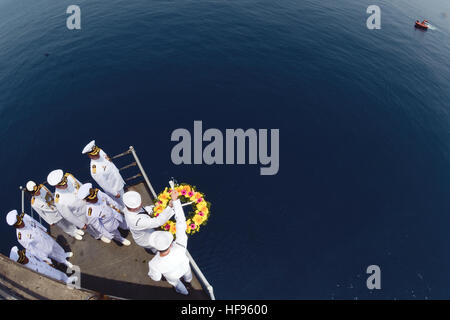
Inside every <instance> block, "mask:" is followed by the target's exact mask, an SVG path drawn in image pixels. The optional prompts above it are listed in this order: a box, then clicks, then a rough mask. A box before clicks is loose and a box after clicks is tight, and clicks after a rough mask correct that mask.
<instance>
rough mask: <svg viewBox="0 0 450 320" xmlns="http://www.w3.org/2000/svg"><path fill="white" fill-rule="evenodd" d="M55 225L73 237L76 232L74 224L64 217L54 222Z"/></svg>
mask: <svg viewBox="0 0 450 320" xmlns="http://www.w3.org/2000/svg"><path fill="white" fill-rule="evenodd" d="M56 225H57V226H58V227H60V228H61V230H62V231H64V232H65V233H67V234H68V235H69V236H71V237H75V235H77V233H76V231H77V227H75V225H73V224H72V223H70V222H69V221H67V220H66V219H64V218H62V219H61V220H59V221H58V222H57V223H56Z"/></svg>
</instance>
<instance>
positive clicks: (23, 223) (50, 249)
mask: <svg viewBox="0 0 450 320" xmlns="http://www.w3.org/2000/svg"><path fill="white" fill-rule="evenodd" d="M6 222H7V223H8V224H9V225H10V226H14V227H15V228H16V235H17V240H18V241H19V243H20V244H21V245H22V247H24V248H25V249H27V250H28V251H29V252H30V253H31V254H33V255H35V256H36V257H38V258H40V259H41V260H43V261H45V262H48V263H50V264H51V263H52V261H51V260H50V258H52V259H54V260H56V261H58V262H59V263H63V264H65V265H66V266H67V267H68V268H72V267H73V265H72V264H71V263H70V262H69V261H67V260H66V259H67V258H70V257H72V256H73V253H72V252H65V251H64V249H63V248H62V247H61V246H60V245H59V244H58V243H57V242H56V241H55V239H53V238H52V237H51V236H50V235H48V234H47V229H46V228H45V227H44V226H43V225H41V224H40V223H39V222H37V221H36V220H34V219H33V218H32V217H30V216H29V215H27V214H25V213H22V214H18V213H17V210H12V211H10V212H8V214H7V215H6Z"/></svg>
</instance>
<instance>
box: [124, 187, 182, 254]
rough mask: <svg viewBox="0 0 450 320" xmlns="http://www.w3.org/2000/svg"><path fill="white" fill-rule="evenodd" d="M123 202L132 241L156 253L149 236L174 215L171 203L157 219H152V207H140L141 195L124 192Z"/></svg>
mask: <svg viewBox="0 0 450 320" xmlns="http://www.w3.org/2000/svg"><path fill="white" fill-rule="evenodd" d="M123 202H124V203H125V206H126V208H125V210H124V215H125V221H126V222H127V225H128V228H129V229H130V231H131V234H132V235H133V239H134V241H135V242H136V244H137V245H139V246H141V247H144V248H147V249H151V250H152V251H154V252H156V250H155V249H154V248H153V247H152V246H151V245H150V235H151V234H152V233H153V232H154V231H155V228H158V227H160V226H162V225H163V224H164V223H166V222H167V220H169V219H170V218H171V217H172V216H173V215H174V211H173V209H172V207H171V206H172V203H169V206H168V207H167V208H166V209H164V211H163V212H161V213H160V214H159V215H158V216H157V217H155V218H152V217H150V214H151V212H152V207H151V206H147V207H145V208H144V207H142V199H141V195H140V194H139V193H137V192H136V191H128V192H126V193H125V194H124V195H123Z"/></svg>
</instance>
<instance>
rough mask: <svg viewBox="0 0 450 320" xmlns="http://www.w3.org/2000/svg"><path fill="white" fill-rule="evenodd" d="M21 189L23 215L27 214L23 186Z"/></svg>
mask: <svg viewBox="0 0 450 320" xmlns="http://www.w3.org/2000/svg"><path fill="white" fill-rule="evenodd" d="M19 189H20V192H21V199H22V200H21V201H22V211H21V213H23V212H25V189H24V188H23V187H22V186H20V187H19Z"/></svg>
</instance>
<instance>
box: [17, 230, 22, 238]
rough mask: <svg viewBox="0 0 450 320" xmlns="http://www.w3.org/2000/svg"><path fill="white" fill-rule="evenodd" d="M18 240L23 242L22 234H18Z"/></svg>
mask: <svg viewBox="0 0 450 320" xmlns="http://www.w3.org/2000/svg"><path fill="white" fill-rule="evenodd" d="M17 239H19V240H22V234H21V233H20V232H18V233H17Z"/></svg>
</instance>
